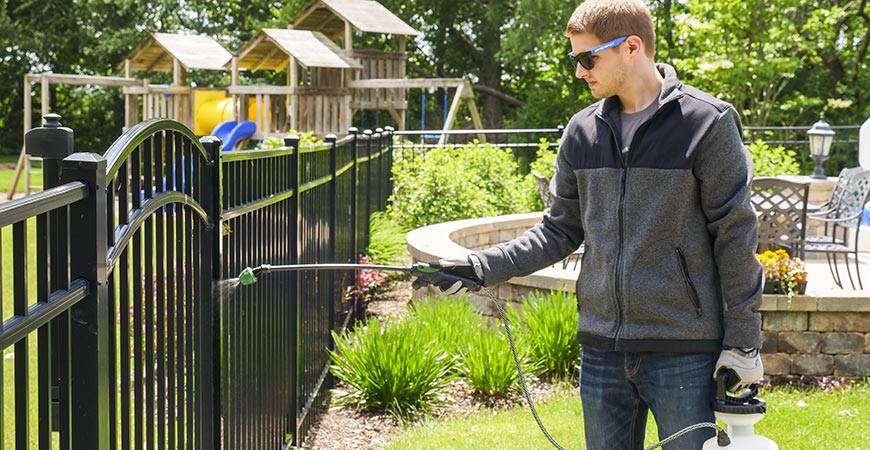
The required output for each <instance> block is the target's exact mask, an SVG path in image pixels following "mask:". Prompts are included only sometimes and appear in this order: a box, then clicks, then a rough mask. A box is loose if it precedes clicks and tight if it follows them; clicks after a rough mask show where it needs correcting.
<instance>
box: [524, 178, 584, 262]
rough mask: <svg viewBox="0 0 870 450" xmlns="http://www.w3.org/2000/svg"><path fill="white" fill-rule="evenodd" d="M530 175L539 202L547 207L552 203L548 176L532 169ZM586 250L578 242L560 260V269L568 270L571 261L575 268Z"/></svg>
mask: <svg viewBox="0 0 870 450" xmlns="http://www.w3.org/2000/svg"><path fill="white" fill-rule="evenodd" d="M532 176H534V177H535V182H536V185H537V188H538V195H539V196H540V197H541V202H542V203H543V204H544V209H546V208H549V207H550V206H551V205H552V204H553V194H552V193H551V192H550V180H549V178H547V177H545V176H544V175H541V174H540V173H538V172H535V171H534V170H533V171H532ZM585 250H586V247H585V244H580V247H579V248H578V249H577V250H574V252H573V253H571V254H570V255H568V256H566V257H565V259H563V260H562V270H568V266H570V265H571V263H574V269H573V270H577V266H579V265H580V260H581V259H582V258H583V252H584V251H585Z"/></svg>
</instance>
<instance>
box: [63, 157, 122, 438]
mask: <svg viewBox="0 0 870 450" xmlns="http://www.w3.org/2000/svg"><path fill="white" fill-rule="evenodd" d="M60 181H61V183H69V182H72V181H83V182H84V183H85V184H87V186H88V195H87V197H86V198H85V199H84V200H81V201H79V202H76V203H74V204H72V205H70V207H69V222H70V236H71V237H74V238H73V239H70V240H69V251H70V267H69V271H70V279H71V280H74V279H76V278H84V279H86V280H87V281H88V285H89V286H90V287H91V289H90V291H89V292H88V295H87V297H85V298H84V299H82V300H81V301H80V302H78V303H77V304H76V305H75V306H73V307H72V309H71V312H70V314H71V318H72V321H71V326H70V360H71V361H72V362H73V364H72V367H71V370H70V397H71V403H72V417H71V419H72V420H71V422H72V447H73V448H90V449H106V448H108V447H109V390H110V389H114V387H113V386H111V385H110V383H109V357H110V355H113V354H114V349H115V346H114V342H109V326H111V325H112V324H113V323H114V318H113V317H111V316H110V313H109V304H108V301H109V298H108V288H107V286H108V284H107V280H106V256H107V249H108V243H107V231H108V230H107V227H108V222H107V220H106V214H107V212H106V160H105V159H104V158H103V157H102V156H100V155H97V154H94V153H74V154H72V155H70V156H68V157H67V158H66V159H64V160H63V163H62V166H61V180H60Z"/></svg>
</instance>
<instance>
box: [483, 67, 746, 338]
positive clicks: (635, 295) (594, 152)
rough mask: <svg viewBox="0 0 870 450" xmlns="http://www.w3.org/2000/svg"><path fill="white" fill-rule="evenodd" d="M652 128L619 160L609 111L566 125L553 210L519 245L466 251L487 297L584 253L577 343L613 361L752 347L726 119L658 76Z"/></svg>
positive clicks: (736, 127)
mask: <svg viewBox="0 0 870 450" xmlns="http://www.w3.org/2000/svg"><path fill="white" fill-rule="evenodd" d="M658 68H659V70H660V71H661V72H662V74H663V76H664V85H663V88H662V92H661V95H660V97H659V99H658V102H659V106H658V109H657V111H656V112H655V113H654V114H653V116H652V117H651V118H650V119H649V120H648V121H647V122H646V123H644V124H643V125H641V126H640V127H639V128H638V130H637V132H636V134H635V136H634V138H633V140H632V142H631V143H630V145H629V152H628V154H627V156H626V157H625V159H623V157H622V156H621V152H620V148H622V147H623V146H622V145H621V144H622V143H621V142H619V140H620V137H619V132H618V128H617V126H618V125H617V124H618V123H619V122H618V121H619V108H620V106H619V100H618V99H617V98H608V99H605V100H603V101H600V102H598V103H596V104H594V105H591V106H590V107H588V108H586V109H584V110H582V111H580V112H578V113H577V114H575V115H574V117H572V118H571V121H570V122H569V124H568V126H567V128H566V129H565V133H564V135H563V138H562V143H561V145H560V147H559V153H558V156H557V161H556V174H555V175H554V177H553V180H552V183H551V185H550V190H551V191H552V193H553V196H554V202H553V204H552V206H551V207H550V208H549V210H547V211H545V213H544V217H543V220H542V221H541V223H539V224H537V225H536V226H534V227H533V228H531V229H529V230H527V231H526V232H525V233H524V234H523V235H522V236H520V237H518V238H516V239H514V240H512V241H510V242H506V243H503V244H499V245H497V246H495V247H492V248H490V249H487V250H484V251H481V252H477V253H475V255H476V256H477V257H478V258H479V259H480V261H481V266H482V268H483V270H484V279H485V282H486V284H487V285H493V284H497V283H500V282H502V281H505V280H507V279H509V278H512V277H515V276H524V275H528V274H530V273H533V272H535V271H536V270H539V269H541V268H544V267H547V266H549V265H552V264H553V263H555V262H557V261H559V260H560V259H562V258H564V257H565V256H567V255H569V254H570V253H571V252H572V251H574V250H575V249H577V248H578V246H579V245H580V244H581V243H585V246H586V250H585V253H584V254H583V259H582V264H581V270H580V275H579V278H578V279H577V286H576V292H577V301H578V307H579V312H580V323H579V325H580V328H579V334H578V339H579V341H580V342H581V343H582V344H584V345H589V346H591V347H594V348H601V349H610V350H616V351H627V352H650V351H651V352H718V351H719V350H721V349H722V347H723V346H727V347H760V346H761V315H760V314H759V312H758V307H759V305H760V304H761V293H762V288H763V276H762V270H761V265H760V264H759V262H758V260H757V259H756V256H755V250H756V245H757V230H756V216H755V212H754V210H753V207H752V205H751V203H750V201H749V192H750V189H749V185H750V183H751V180H752V172H753V167H752V160H751V158H750V156H749V153H748V152H747V151H746V148H745V147H744V146H743V143H742V140H741V126H740V119H739V117H738V115H737V113H736V112H735V111H734V109H733V108H732V107H731V106H730V105H729V104H727V103H725V102H723V101H721V100H718V99H716V98H714V97H712V96H710V95H708V94H706V93H704V92H701V91H699V90H698V89H695V88H692V87H690V86H685V85H683V84H681V83H680V82H679V81H678V80H677V77H676V73H675V71H674V69H673V68H672V67H670V66H667V65H663V64H660V65H659V66H658Z"/></svg>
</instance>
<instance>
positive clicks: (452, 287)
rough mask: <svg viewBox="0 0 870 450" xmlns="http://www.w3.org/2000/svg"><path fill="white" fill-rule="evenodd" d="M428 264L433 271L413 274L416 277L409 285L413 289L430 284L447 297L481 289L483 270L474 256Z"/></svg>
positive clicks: (440, 260)
mask: <svg viewBox="0 0 870 450" xmlns="http://www.w3.org/2000/svg"><path fill="white" fill-rule="evenodd" d="M428 264H429V267H430V268H431V269H433V270H431V271H426V272H414V275H415V276H416V277H417V279H415V280H414V282H413V283H412V284H411V285H412V286H413V288H414V289H420V288H421V287H424V286H426V285H430V284H431V285H433V286H436V287H437V288H438V289H440V290H441V292H444V293H445V294H447V295H463V294H465V293H466V292H468V291H477V290H480V288H481V287H483V269H482V268H481V266H480V260H479V259H478V258H477V257H476V256H474V255H469V256H468V257H467V258H462V259H460V258H449V259H439V260H438V261H434V262H430V263H428Z"/></svg>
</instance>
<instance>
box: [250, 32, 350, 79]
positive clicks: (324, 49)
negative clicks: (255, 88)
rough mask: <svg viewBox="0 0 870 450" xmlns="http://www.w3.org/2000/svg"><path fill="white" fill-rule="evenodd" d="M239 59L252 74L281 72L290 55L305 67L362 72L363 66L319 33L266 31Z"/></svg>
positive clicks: (252, 40)
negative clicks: (269, 71) (263, 71)
mask: <svg viewBox="0 0 870 450" xmlns="http://www.w3.org/2000/svg"><path fill="white" fill-rule="evenodd" d="M237 56H238V58H239V68H240V69H248V70H251V71H256V70H281V69H283V68H284V66H286V65H287V62H288V56H293V57H294V58H296V61H298V62H299V63H300V64H302V65H303V66H305V67H332V68H340V69H362V65H360V63H358V62H357V61H356V60H354V59H352V58H350V57H348V56H347V55H345V54H344V52H343V51H342V50H341V49H340V48H338V46H337V45H335V43H333V42H332V41H330V40H329V39H328V38H327V37H326V36H324V35H323V34H322V33H319V32H317V31H305V30H287V29H281V28H264V29H263V30H261V31H260V32H259V33H258V34H257V36H255V37H254V38H253V39H251V40H250V41H249V42H248V43H247V44H245V46H244V47H243V48H242V49H241V50H239V53H238V55H237Z"/></svg>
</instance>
